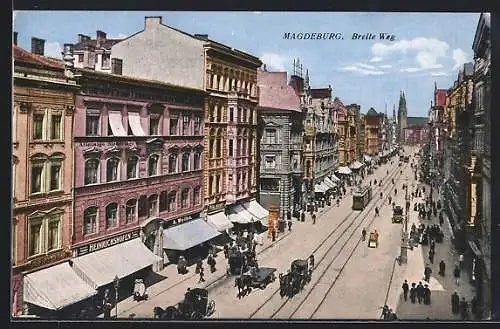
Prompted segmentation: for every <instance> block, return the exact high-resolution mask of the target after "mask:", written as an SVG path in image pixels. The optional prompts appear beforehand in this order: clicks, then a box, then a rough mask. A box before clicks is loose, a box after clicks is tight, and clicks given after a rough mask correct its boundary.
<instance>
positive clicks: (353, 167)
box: [351, 161, 364, 170]
mask: <svg viewBox="0 0 500 329" xmlns="http://www.w3.org/2000/svg"><path fill="white" fill-rule="evenodd" d="M363 166H364V165H363V164H362V163H361V162H359V161H354V162H353V163H352V164H351V169H354V170H357V169H360V168H361V167H363Z"/></svg>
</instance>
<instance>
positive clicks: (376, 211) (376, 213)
mask: <svg viewBox="0 0 500 329" xmlns="http://www.w3.org/2000/svg"><path fill="white" fill-rule="evenodd" d="M375 216H378V207H375Z"/></svg>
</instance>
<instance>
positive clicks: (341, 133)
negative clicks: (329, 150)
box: [334, 97, 352, 166]
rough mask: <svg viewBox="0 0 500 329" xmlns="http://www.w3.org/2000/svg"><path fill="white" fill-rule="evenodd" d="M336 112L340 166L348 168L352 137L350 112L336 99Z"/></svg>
mask: <svg viewBox="0 0 500 329" xmlns="http://www.w3.org/2000/svg"><path fill="white" fill-rule="evenodd" d="M334 106H335V112H336V114H337V134H338V142H337V145H338V157H339V166H348V165H349V163H350V160H351V159H350V158H349V155H350V150H351V148H352V147H351V136H350V129H349V110H348V109H347V107H345V105H344V103H342V101H341V100H340V99H339V98H337V97H335V99H334Z"/></svg>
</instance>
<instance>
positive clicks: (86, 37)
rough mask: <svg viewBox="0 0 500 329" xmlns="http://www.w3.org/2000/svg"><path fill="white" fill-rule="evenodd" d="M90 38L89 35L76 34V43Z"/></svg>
mask: <svg viewBox="0 0 500 329" xmlns="http://www.w3.org/2000/svg"><path fill="white" fill-rule="evenodd" d="M87 40H90V37H89V36H88V35H85V34H78V43H80V42H84V41H87Z"/></svg>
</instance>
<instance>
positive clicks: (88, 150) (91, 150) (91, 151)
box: [83, 146, 101, 155]
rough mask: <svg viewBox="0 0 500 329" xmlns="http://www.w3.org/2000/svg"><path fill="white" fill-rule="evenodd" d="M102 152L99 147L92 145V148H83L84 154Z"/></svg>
mask: <svg viewBox="0 0 500 329" xmlns="http://www.w3.org/2000/svg"><path fill="white" fill-rule="evenodd" d="M100 153H101V150H100V149H98V148H97V147H95V146H92V147H90V148H88V149H85V150H83V154H84V155H91V154H100Z"/></svg>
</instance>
